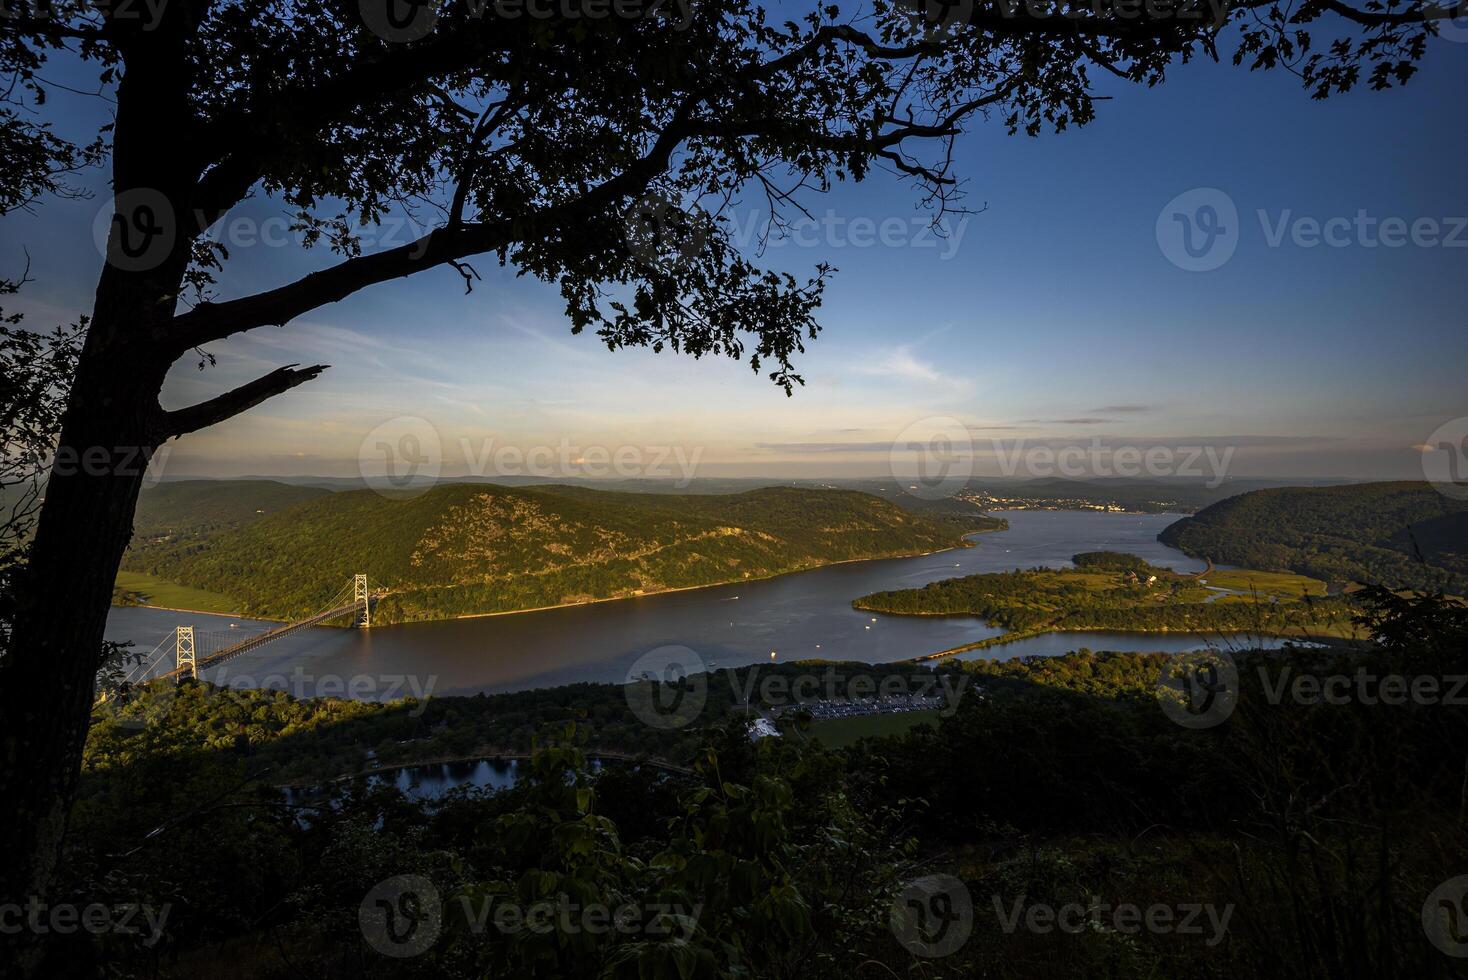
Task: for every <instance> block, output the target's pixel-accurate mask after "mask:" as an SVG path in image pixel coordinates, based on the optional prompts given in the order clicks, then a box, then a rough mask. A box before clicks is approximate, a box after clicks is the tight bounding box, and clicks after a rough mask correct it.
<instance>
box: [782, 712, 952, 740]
mask: <svg viewBox="0 0 1468 980" xmlns="http://www.w3.org/2000/svg"><path fill="white" fill-rule="evenodd" d="M923 724H928V725H937V724H938V712H937V711H936V710H933V711H904V712H901V713H898V714H890V715H862V716H861V717H859V718H828V719H825V720H823V721H817V722H814V723H813V724H812V725H811V726H810V731H811V734H812V735H814V736H816V737H817V738H819V739H820V740H821V742H822V743H823V744H824V745H825V746H826V747H827V748H832V749H842V748H845V747H846V746H848V745H851V744H853V743H855V742H856V740H857V739H861V738H880V737H882V736H883V735H901V734H903V733H904V732H906V731H907V730H908V729H910V728H913V727H915V726H917V725H923Z"/></svg>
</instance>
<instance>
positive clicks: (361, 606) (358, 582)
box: [352, 575, 372, 630]
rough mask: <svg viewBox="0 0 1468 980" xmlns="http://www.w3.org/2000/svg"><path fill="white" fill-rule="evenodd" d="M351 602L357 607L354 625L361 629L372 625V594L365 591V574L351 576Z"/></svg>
mask: <svg viewBox="0 0 1468 980" xmlns="http://www.w3.org/2000/svg"><path fill="white" fill-rule="evenodd" d="M352 603H353V605H355V606H356V607H357V613H356V625H357V626H358V627H360V628H361V629H364V630H365V629H368V628H370V627H371V626H372V594H371V593H370V592H368V591H367V576H366V575H354V576H353V577H352Z"/></svg>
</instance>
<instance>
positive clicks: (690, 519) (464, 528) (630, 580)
mask: <svg viewBox="0 0 1468 980" xmlns="http://www.w3.org/2000/svg"><path fill="white" fill-rule="evenodd" d="M975 518H976V519H977V518H978V515H977V514H976V515H975ZM977 526H978V523H977V520H976V522H975V525H974V527H973V528H970V529H976V528H977ZM962 530H963V529H962V528H960V527H959V526H958V525H957V524H956V523H954V522H953V521H951V520H935V519H929V518H926V517H923V516H921V515H917V514H913V513H910V512H908V511H905V510H903V509H902V508H901V507H899V506H897V505H896V504H893V503H890V502H888V501H884V500H879V499H877V498H875V497H871V496H868V495H866V494H862V493H856V492H853V491H849V490H801V489H793V488H781V487H771V488H767V489H763V490H753V491H749V492H747V493H739V494H727V495H713V494H698V495H694V494H689V495H673V494H657V495H653V494H631V493H607V492H603V491H596V490H587V489H583V488H579V487H559V486H538V487H534V488H512V487H502V486H493V485H488V484H474V485H471V484H454V485H448V486H441V487H438V488H436V489H434V490H431V491H429V492H427V493H424V494H422V495H421V496H417V497H413V498H411V499H406V500H404V499H389V498H387V497H384V496H382V495H380V494H377V493H375V492H373V491H370V490H360V491H352V492H347V493H332V494H326V495H323V496H319V497H317V498H316V499H312V500H307V501H306V502H304V503H301V504H298V505H296V506H294V507H291V508H289V509H286V510H283V511H281V512H278V513H274V514H266V515H262V516H258V519H256V520H253V521H251V522H249V523H246V524H244V525H242V526H240V527H237V528H233V529H229V530H224V531H222V532H220V533H218V534H215V535H213V536H210V537H205V538H200V537H197V536H195V537H191V538H189V539H188V541H187V543H186V545H185V546H182V547H171V546H170V545H169V543H168V542H157V541H155V542H154V543H153V544H151V545H147V544H143V543H142V542H140V543H139V544H140V546H138V547H135V548H134V549H133V550H132V551H131V552H129V555H128V558H127V559H126V560H125V563H124V565H125V567H127V568H130V569H133V570H137V571H144V572H149V573H152V574H154V575H158V576H160V577H162V578H165V579H168V580H170V581H173V582H177V583H179V584H182V585H188V586H193V587H195V588H202V589H207V590H209V591H212V592H217V593H221V594H223V595H225V596H229V597H231V598H234V599H236V600H238V602H239V606H240V610H241V611H242V612H244V613H248V614H255V615H261V616H269V617H272V618H289V617H293V616H296V615H298V614H303V613H308V612H311V611H313V610H315V609H317V608H319V607H320V606H321V605H322V604H323V603H324V602H325V601H326V600H327V599H329V598H330V594H331V592H333V591H335V590H336V589H337V588H338V587H339V586H340V585H341V584H342V583H344V582H346V581H348V579H349V577H350V576H351V575H352V574H353V573H355V572H366V573H367V574H368V575H369V576H370V577H371V580H372V582H373V583H374V586H375V587H380V588H385V589H388V590H391V592H392V594H391V595H390V596H388V597H387V598H385V599H384V600H383V601H382V602H381V603H380V604H379V605H378V608H377V610H376V612H375V613H374V619H375V620H376V621H379V622H393V621H405V620H422V619H442V618H447V617H452V616H458V615H464V614H469V613H485V612H505V611H511V610H516V609H530V608H536V607H540V606H551V605H557V604H561V603H568V602H581V601H587V600H591V599H606V598H615V597H620V596H630V595H636V594H639V593H647V592H657V591H661V590H665V589H674V588H685V587H689V586H699V585H713V584H718V583H722V582H735V581H741V580H744V579H750V578H761V577H765V576H769V575H774V574H778V573H781V572H788V571H796V570H799V569H804V568H812V567H815V566H817V565H822V564H828V563H830V562H835V561H844V560H848V559H853V558H878V557H891V556H897V555H910V554H918V553H923V552H928V551H935V550H939V549H942V548H948V547H953V546H955V545H957V544H959V543H960V535H961V533H962Z"/></svg>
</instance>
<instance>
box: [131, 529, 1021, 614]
mask: <svg viewBox="0 0 1468 980" xmlns="http://www.w3.org/2000/svg"><path fill="white" fill-rule="evenodd" d="M1005 530H1008V528H981V529H978V530H974V531H966V532H964V533H963V534H962V535H961V536H960V537H959V543H958V544H955V545H951V546H949V547H947V548H935V549H934V550H932V551H917V552H908V553H903V554H893V555H873V556H870V557H867V558H842V559H839V560H837V561H828V562H821V563H820V564H817V565H811V566H810V567H809V568H792V569H789V570H787V571H783V572H773V573H771V574H769V575H760V576H751V577H750V578H743V579H730V580H728V581H727V582H709V583H708V584H706V585H680V586H676V587H674V588H668V589H657V590H655V591H652V592H642V593H639V594H637V595H619V596H606V597H604V598H601V599H584V600H581V601H579V602H560V603H555V604H554V605H548V606H531V607H528V608H525V609H501V610H497V611H495V612H480V613H460V614H459V615H457V616H445V617H442V618H435V619H408V620H403V621H402V622H398V623H386V624H384V627H386V626H414V625H417V624H419V623H453V622H458V621H460V620H464V619H487V618H489V617H491V616H520V615H523V614H526V613H537V612H550V611H552V610H555V609H574V608H576V607H577V606H594V605H598V604H600V603H604V602H626V601H628V600H629V599H648V598H651V597H653V596H662V595H672V594H674V593H677V592H693V591H696V590H698V589H721V588H726V587H727V586H731V585H740V584H742V583H744V582H768V581H769V580H771V579H776V578H779V577H781V576H782V575H800V574H802V573H804V572H814V571H819V570H820V569H822V568H832V567H834V566H836V565H850V564H853V563H855V562H860V561H897V560H902V559H911V558H926V557H927V556H928V555H941V554H943V553H944V552H948V551H958V550H959V549H961V548H974V547H977V544H975V543H971V542H969V538H970V537H971V536H973V535H978V534H994V533H997V532H999V531H1005ZM112 605H113V607H114V608H117V609H127V608H136V609H159V610H163V611H165V612H184V613H193V614H195V615H201V616H225V617H228V616H234V617H236V618H239V619H251V620H255V621H257V622H262V623H285V622H289V620H283V619H272V618H270V617H266V616H254V615H247V614H244V613H221V612H210V611H208V610H205V609H179V608H176V607H173V606H155V605H152V604H151V603H145V602H130V603H113V604H112ZM327 628H330V627H327Z"/></svg>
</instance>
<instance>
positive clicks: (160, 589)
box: [117, 572, 239, 613]
mask: <svg viewBox="0 0 1468 980" xmlns="http://www.w3.org/2000/svg"><path fill="white" fill-rule="evenodd" d="M117 590H118V591H119V592H122V593H131V596H130V598H132V599H134V601H136V602H137V603H139V604H141V605H148V606H167V607H168V608H170V609H196V610H198V611H199V612H214V613H234V612H238V611H239V603H238V602H236V601H235V600H233V599H231V598H229V596H223V595H220V594H219V593H217V592H209V591H207V590H205V589H193V588H190V587H188V586H187V585H179V584H177V583H175V582H170V581H168V580H167V579H161V578H159V577H158V576H156V575H148V574H146V573H144V572H118V573H117Z"/></svg>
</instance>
